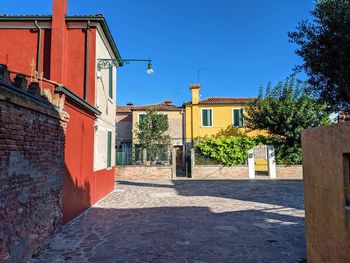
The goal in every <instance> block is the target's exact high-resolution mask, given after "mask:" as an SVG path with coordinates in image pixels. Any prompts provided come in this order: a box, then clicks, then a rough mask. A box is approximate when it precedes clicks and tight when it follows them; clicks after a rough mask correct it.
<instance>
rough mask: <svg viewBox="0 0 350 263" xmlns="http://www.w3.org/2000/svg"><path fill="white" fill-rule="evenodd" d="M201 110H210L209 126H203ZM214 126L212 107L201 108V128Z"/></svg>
mask: <svg viewBox="0 0 350 263" xmlns="http://www.w3.org/2000/svg"><path fill="white" fill-rule="evenodd" d="M203 110H211V126H203ZM213 126H214V109H213V108H201V128H212V127H213Z"/></svg>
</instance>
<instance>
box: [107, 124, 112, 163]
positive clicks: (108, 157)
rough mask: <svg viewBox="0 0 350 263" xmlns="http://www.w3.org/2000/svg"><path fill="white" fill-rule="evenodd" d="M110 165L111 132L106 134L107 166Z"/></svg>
mask: <svg viewBox="0 0 350 263" xmlns="http://www.w3.org/2000/svg"><path fill="white" fill-rule="evenodd" d="M109 167H112V132H111V131H108V135H107V168H109Z"/></svg>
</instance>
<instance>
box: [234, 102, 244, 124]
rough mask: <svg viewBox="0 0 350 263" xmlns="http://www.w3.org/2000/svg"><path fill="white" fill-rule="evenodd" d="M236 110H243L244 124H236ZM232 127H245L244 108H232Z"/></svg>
mask: <svg viewBox="0 0 350 263" xmlns="http://www.w3.org/2000/svg"><path fill="white" fill-rule="evenodd" d="M235 110H242V117H243V121H242V126H234V123H235V114H234V112H235ZM231 126H232V128H243V127H244V108H243V107H242V108H232V125H231Z"/></svg>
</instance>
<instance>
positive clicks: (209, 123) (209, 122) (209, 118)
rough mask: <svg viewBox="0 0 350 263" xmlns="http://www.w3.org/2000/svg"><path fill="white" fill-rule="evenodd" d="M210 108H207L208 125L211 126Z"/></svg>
mask: <svg viewBox="0 0 350 263" xmlns="http://www.w3.org/2000/svg"><path fill="white" fill-rule="evenodd" d="M211 111H212V110H208V111H207V112H208V120H209V121H208V126H213V120H212V114H211Z"/></svg>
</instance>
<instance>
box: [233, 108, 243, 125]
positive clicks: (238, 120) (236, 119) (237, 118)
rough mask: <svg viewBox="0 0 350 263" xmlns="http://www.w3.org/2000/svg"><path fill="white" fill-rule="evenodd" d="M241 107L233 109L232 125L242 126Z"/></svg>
mask: <svg viewBox="0 0 350 263" xmlns="http://www.w3.org/2000/svg"><path fill="white" fill-rule="evenodd" d="M243 121H244V120H243V109H233V121H232V127H243V123H244V122H243Z"/></svg>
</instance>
